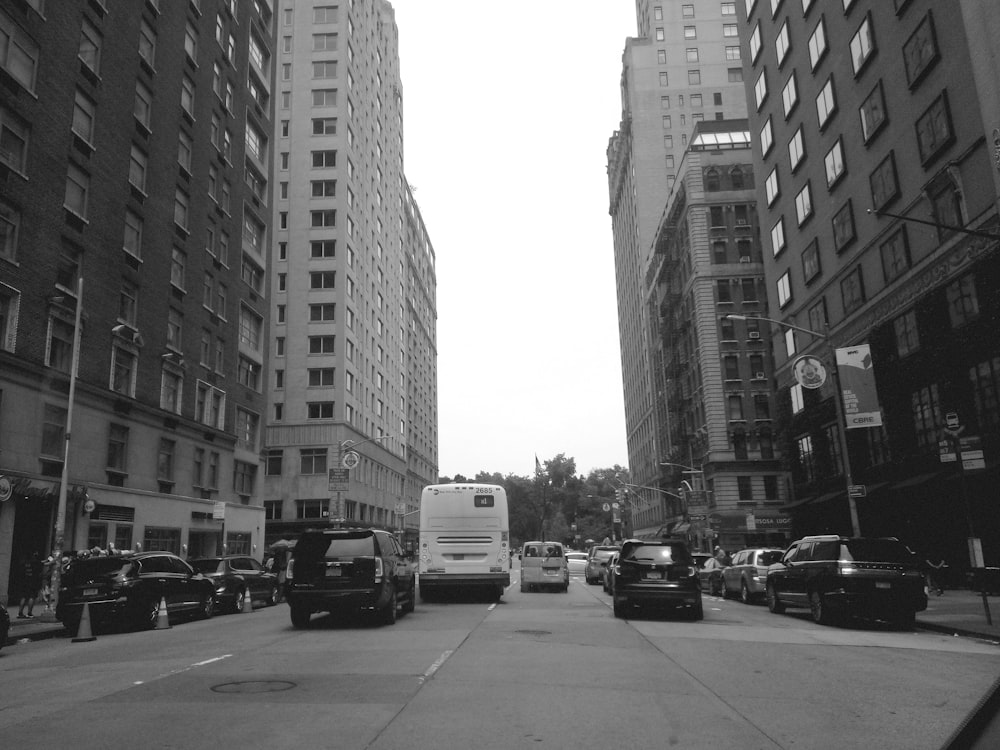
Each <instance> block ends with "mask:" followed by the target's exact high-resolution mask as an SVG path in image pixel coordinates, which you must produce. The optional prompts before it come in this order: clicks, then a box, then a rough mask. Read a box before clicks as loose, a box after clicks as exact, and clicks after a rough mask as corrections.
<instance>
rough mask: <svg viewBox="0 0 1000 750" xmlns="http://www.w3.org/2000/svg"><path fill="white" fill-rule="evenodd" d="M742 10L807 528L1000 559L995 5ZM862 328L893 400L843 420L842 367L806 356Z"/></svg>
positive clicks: (754, 1) (802, 523) (872, 3)
mask: <svg viewBox="0 0 1000 750" xmlns="http://www.w3.org/2000/svg"><path fill="white" fill-rule="evenodd" d="M946 6H947V7H946ZM739 23H740V26H741V37H742V38H743V39H744V44H743V51H744V54H743V57H744V60H743V62H744V75H745V78H746V84H747V98H748V109H749V122H750V130H751V133H752V135H753V138H754V140H755V146H756V148H755V154H754V171H755V173H756V175H757V185H758V208H759V212H760V222H761V226H762V233H763V234H764V237H765V242H764V244H765V252H764V270H765V275H766V278H767V280H768V295H769V300H770V308H769V317H771V318H775V319H777V320H778V321H780V324H775V325H767V327H762V328H761V331H762V334H763V335H764V336H766V337H768V338H770V339H771V340H772V342H773V350H774V353H775V368H776V369H775V378H776V383H777V387H778V389H779V408H778V413H779V420H778V428H779V432H780V433H781V434H782V435H783V446H782V447H783V449H784V451H785V453H786V455H787V456H788V457H789V459H790V465H791V469H792V475H793V485H794V486H793V492H792V499H791V501H790V502H789V503H788V508H789V510H790V511H791V513H792V514H793V516H794V525H795V528H796V530H797V531H800V532H822V531H833V532H841V533H845V532H846V533H851V532H858V531H860V532H861V533H863V534H865V535H893V536H898V537H900V538H902V539H904V540H905V541H907V543H908V544H910V545H911V546H912V547H913V548H915V549H919V550H935V554H941V555H943V556H945V557H946V558H947V559H949V560H950V561H951V564H952V565H953V566H954V565H957V566H963V565H966V564H970V563H971V564H974V565H975V564H978V565H982V563H983V559H984V557H985V561H986V563H987V564H991V565H997V563H998V561H1000V516H998V515H997V513H996V497H995V487H996V484H997V480H998V460H997V458H998V452H1000V443H998V441H1000V429H998V428H1000V401H998V397H997V393H998V392H1000V338H998V336H997V334H996V331H997V324H998V322H1000V297H998V295H997V289H998V288H1000V253H998V252H997V246H998V243H1000V228H998V216H997V196H998V192H997V190H998V188H997V185H998V168H1000V160H998V159H997V153H998V151H997V148H998V143H1000V130H998V126H1000V110H998V106H997V94H996V79H997V73H998V69H997V63H996V58H995V54H994V53H995V39H996V36H995V33H996V31H997V30H998V28H1000V8H998V7H997V5H996V3H992V2H984V1H980V0H968V1H966V2H956V3H947V4H943V3H939V2H931V1H930V0H892V2H889V1H888V0H837V1H836V2H816V1H815V0H746V1H745V2H741V3H740V5H739ZM792 326H795V327H794V328H793V327H792ZM803 329H804V330H803ZM810 332H813V333H810ZM861 345H867V346H869V347H870V356H871V359H870V363H871V368H872V371H873V373H874V380H875V383H876V387H877V393H878V407H879V417H878V419H877V420H875V421H874V422H872V423H869V424H870V425H871V426H862V427H858V428H856V429H843V428H844V425H843V423H842V420H841V419H840V418H839V417H838V414H837V409H836V408H835V406H836V402H835V401H834V384H833V381H832V379H828V380H827V381H826V383H825V384H824V385H823V386H822V387H821V388H819V389H810V388H803V387H802V385H800V384H799V382H798V381H797V380H796V378H795V377H794V373H793V367H794V364H795V363H796V361H798V359H799V357H801V356H803V355H810V356H813V357H815V358H817V359H819V360H821V361H823V362H824V363H825V365H826V368H827V369H828V370H829V369H830V368H831V367H832V364H833V362H832V351H833V349H834V348H848V347H858V346H861ZM844 438H846V446H847V450H846V454H845V452H844V450H842V446H843V444H844V442H845V440H844ZM848 487H850V490H849V489H848ZM852 505H853V506H854V517H853V518H852V507H851V506H852ZM969 538H974V539H978V540H980V541H979V542H978V543H973V544H972V548H973V550H974V554H973V556H972V558H971V560H970V555H969V552H968V549H969V545H968V544H967V539H969ZM977 547H978V548H979V550H981V551H977Z"/></svg>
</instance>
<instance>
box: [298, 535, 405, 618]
mask: <svg viewBox="0 0 1000 750" xmlns="http://www.w3.org/2000/svg"><path fill="white" fill-rule="evenodd" d="M416 582H417V578H416V572H415V570H414V566H413V563H412V562H411V561H410V560H408V559H407V558H406V555H405V553H404V552H403V548H402V547H401V546H400V545H399V542H398V541H397V540H396V537H394V536H393V535H392V534H390V533H389V532H388V531H382V530H379V529H310V530H309V531H306V532H303V534H302V536H300V537H299V540H298V542H296V544H295V549H294V550H293V552H292V559H291V560H289V562H288V568H287V570H286V571H285V596H286V597H287V598H288V605H289V607H290V608H291V615H292V625H294V626H295V627H297V628H305V627H308V626H309V618H310V617H311V616H312V613H313V612H330V613H333V614H340V613H344V612H373V613H375V614H376V615H377V616H378V618H379V620H381V622H383V623H384V624H386V625H391V624H393V623H394V622H396V611H397V608H398V607H399V606H400V604H402V611H403V612H412V611H413V608H414V606H415V602H416V597H415V593H416Z"/></svg>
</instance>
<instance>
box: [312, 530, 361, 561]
mask: <svg viewBox="0 0 1000 750" xmlns="http://www.w3.org/2000/svg"><path fill="white" fill-rule="evenodd" d="M374 555H375V537H374V535H373V534H371V533H368V532H361V533H358V534H337V535H333V534H308V535H306V536H303V537H302V538H301V539H300V540H299V542H298V544H296V545H295V557H296V558H304V557H311V558H313V559H316V558H319V557H325V558H328V559H334V558H343V557H374Z"/></svg>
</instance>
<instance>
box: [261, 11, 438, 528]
mask: <svg viewBox="0 0 1000 750" xmlns="http://www.w3.org/2000/svg"><path fill="white" fill-rule="evenodd" d="M277 14H278V16H279V23H278V29H277V34H278V53H277V58H278V59H277V69H278V82H277V112H276V115H275V117H276V121H277V125H278V127H277V134H276V139H275V143H276V147H275V149H274V172H275V175H276V193H275V205H274V226H275V232H274V236H273V242H272V248H271V255H272V264H271V265H272V275H271V285H272V325H271V328H270V345H271V354H272V358H271V361H270V369H271V372H270V378H269V392H268V415H267V437H266V442H267V457H266V477H265V487H266V489H265V506H266V508H267V518H268V530H267V533H268V539H269V540H275V539H277V538H280V537H282V536H287V535H289V534H294V532H295V531H296V530H297V529H298V528H301V527H302V526H304V525H310V524H316V523H326V522H329V521H336V520H337V519H342V520H344V521H350V522H352V523H361V524H372V525H374V524H378V525H383V526H387V527H391V528H402V527H404V526H411V527H412V529H414V530H415V528H416V515H415V513H414V511H415V510H416V508H417V503H418V501H419V497H420V491H421V489H422V487H423V485H425V484H429V483H432V482H434V481H436V480H437V359H436V301H435V294H436V277H435V271H434V262H435V260H434V251H433V247H432V245H431V243H430V239H429V236H428V233H427V230H426V228H425V227H424V225H423V221H422V219H421V217H420V212H419V210H418V208H417V205H416V202H415V201H414V199H413V195H412V193H411V191H410V189H409V187H408V185H407V183H406V178H405V174H404V169H403V92H402V84H401V82H400V61H399V56H398V44H397V28H396V23H395V17H394V13H393V9H392V6H391V5H390V4H389V3H388V2H384V0H375V1H374V2H364V3H362V2H341V3H332V2H323V1H322V0H313V1H312V2H301V1H298V2H294V3H293V2H291V1H290V0H283V2H282V3H281V7H280V8H279V9H277Z"/></svg>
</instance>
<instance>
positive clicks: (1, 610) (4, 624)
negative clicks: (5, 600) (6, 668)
mask: <svg viewBox="0 0 1000 750" xmlns="http://www.w3.org/2000/svg"><path fill="white" fill-rule="evenodd" d="M9 633H10V612H8V611H7V608H6V607H5V606H3V605H2V604H0V648H3V645H4V644H5V643H6V642H7V636H8V634H9Z"/></svg>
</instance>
